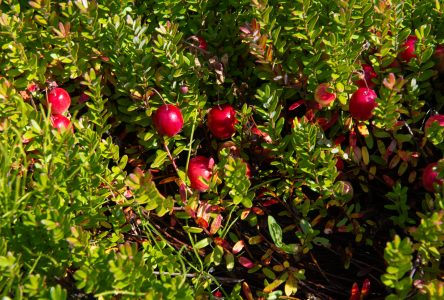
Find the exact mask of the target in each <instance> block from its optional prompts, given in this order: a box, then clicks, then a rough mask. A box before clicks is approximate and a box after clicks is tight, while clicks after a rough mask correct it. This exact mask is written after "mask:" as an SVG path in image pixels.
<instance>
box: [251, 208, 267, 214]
mask: <svg viewBox="0 0 444 300" xmlns="http://www.w3.org/2000/svg"><path fill="white" fill-rule="evenodd" d="M251 210H252V211H253V212H254V213H255V214H256V215H258V216H263V215H264V214H265V213H264V211H263V210H262V209H260V208H259V207H256V206H255V207H253V208H252V209H251Z"/></svg>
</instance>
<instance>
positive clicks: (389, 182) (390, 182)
mask: <svg viewBox="0 0 444 300" xmlns="http://www.w3.org/2000/svg"><path fill="white" fill-rule="evenodd" d="M382 179H384V182H385V183H386V184H387V185H388V186H389V187H393V186H394V185H395V181H394V180H393V179H392V178H391V177H390V176H388V175H385V174H384V175H382Z"/></svg>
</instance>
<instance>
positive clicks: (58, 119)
mask: <svg viewBox="0 0 444 300" xmlns="http://www.w3.org/2000/svg"><path fill="white" fill-rule="evenodd" d="M50 118H51V124H52V127H54V128H55V129H58V130H59V131H62V130H66V129H71V131H73V128H72V125H71V121H70V120H69V119H68V118H67V117H65V116H64V115H58V114H55V115H51V117H50Z"/></svg>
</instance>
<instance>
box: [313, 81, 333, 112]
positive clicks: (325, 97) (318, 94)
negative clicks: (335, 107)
mask: <svg viewBox="0 0 444 300" xmlns="http://www.w3.org/2000/svg"><path fill="white" fill-rule="evenodd" d="M329 87H330V85H329V84H328V83H321V84H320V85H319V86H318V87H317V88H316V90H315V100H316V102H317V103H319V104H320V105H321V106H323V107H325V106H329V105H330V104H331V103H332V102H333V101H334V100H335V99H336V93H330V92H328V88H329Z"/></svg>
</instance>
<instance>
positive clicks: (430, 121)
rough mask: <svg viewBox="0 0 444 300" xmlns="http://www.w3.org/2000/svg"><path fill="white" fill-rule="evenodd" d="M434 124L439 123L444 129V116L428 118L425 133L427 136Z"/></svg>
mask: <svg viewBox="0 0 444 300" xmlns="http://www.w3.org/2000/svg"><path fill="white" fill-rule="evenodd" d="M434 122H437V123H438V125H439V126H441V127H444V115H434V116H431V117H430V118H428V120H427V121H426V123H425V125H424V131H425V133H426V135H427V134H428V131H429V128H430V127H431V126H432V124H433V123H434Z"/></svg>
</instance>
